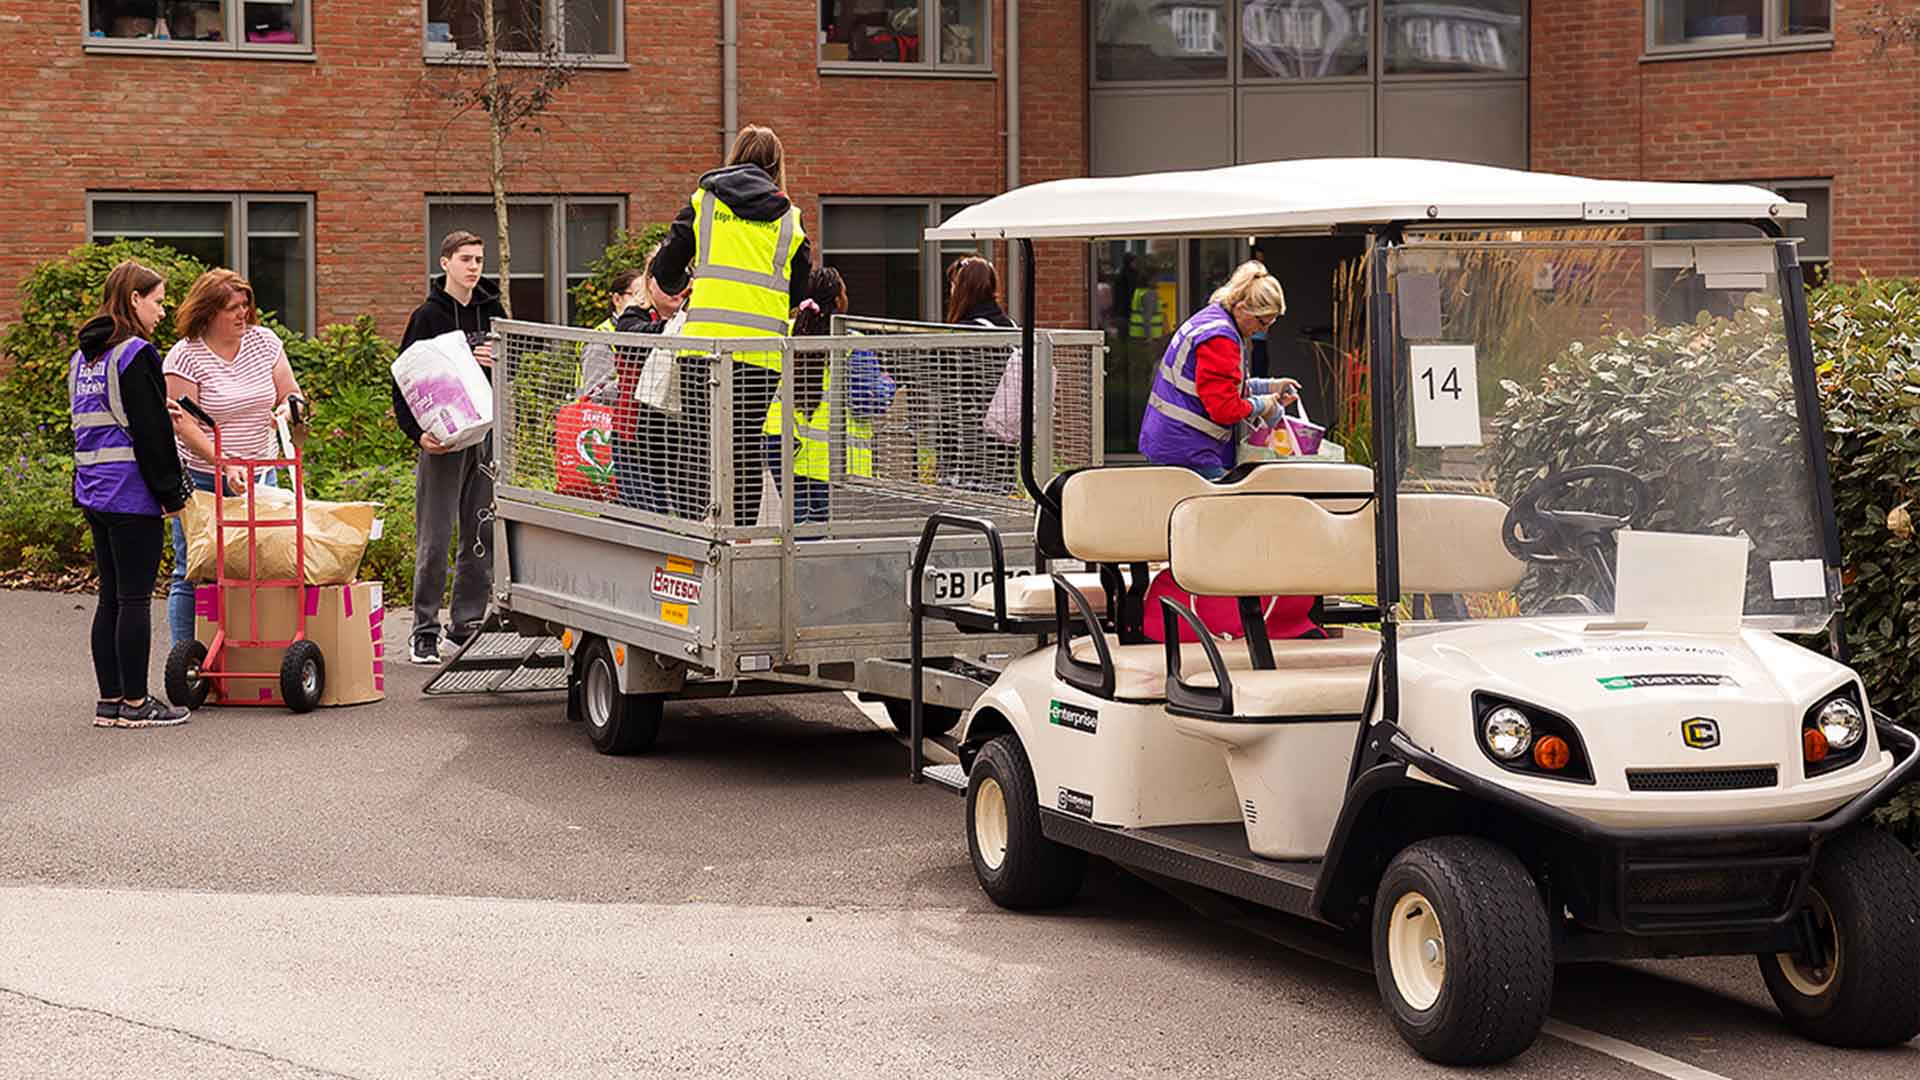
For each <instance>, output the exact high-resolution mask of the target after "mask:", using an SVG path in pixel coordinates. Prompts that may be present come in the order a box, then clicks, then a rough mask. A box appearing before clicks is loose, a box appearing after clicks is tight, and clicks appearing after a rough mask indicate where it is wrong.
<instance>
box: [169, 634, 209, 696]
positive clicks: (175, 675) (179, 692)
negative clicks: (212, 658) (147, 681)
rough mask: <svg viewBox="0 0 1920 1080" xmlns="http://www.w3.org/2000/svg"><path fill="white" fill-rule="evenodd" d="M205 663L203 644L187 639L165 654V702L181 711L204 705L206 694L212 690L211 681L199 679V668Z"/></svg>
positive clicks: (205, 652) (205, 656)
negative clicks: (170, 703) (179, 708)
mask: <svg viewBox="0 0 1920 1080" xmlns="http://www.w3.org/2000/svg"><path fill="white" fill-rule="evenodd" d="M206 662H207V646H206V644H205V643H203V642H199V641H194V640H191V639H189V640H186V641H183V642H181V643H180V644H178V645H175V646H174V647H173V651H172V652H169V653H168V654H167V677H166V682H167V700H168V701H170V702H172V703H174V704H175V705H178V706H180V707H181V708H183V709H197V708H199V707H200V706H202V705H205V704H206V703H207V693H208V691H210V690H212V689H213V680H212V679H204V678H201V677H200V668H201V666H202V665H204V664H205V663H206Z"/></svg>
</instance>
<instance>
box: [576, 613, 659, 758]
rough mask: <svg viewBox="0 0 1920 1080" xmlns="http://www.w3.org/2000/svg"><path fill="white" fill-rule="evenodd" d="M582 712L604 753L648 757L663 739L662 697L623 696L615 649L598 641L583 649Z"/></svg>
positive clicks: (598, 746) (645, 695) (589, 732)
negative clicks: (661, 733)
mask: <svg viewBox="0 0 1920 1080" xmlns="http://www.w3.org/2000/svg"><path fill="white" fill-rule="evenodd" d="M580 667H581V672H580V712H581V714H582V715H583V716H585V717H586V721H587V737H588V738H590V739H592V740H593V748H594V749H595V750H598V751H600V752H601V753H603V754H644V753H646V752H647V751H649V750H651V749H653V744H654V741H655V740H656V739H658V738H659V737H660V714H661V713H662V712H663V711H665V707H666V700H667V699H666V697H665V695H662V694H623V693H621V692H620V672H619V669H618V668H616V667H614V664H613V650H612V649H611V648H609V647H608V645H607V643H606V640H605V639H603V638H595V639H593V640H592V641H590V642H588V643H587V646H586V647H585V648H583V649H581V650H580Z"/></svg>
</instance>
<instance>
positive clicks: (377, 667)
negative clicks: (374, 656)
mask: <svg viewBox="0 0 1920 1080" xmlns="http://www.w3.org/2000/svg"><path fill="white" fill-rule="evenodd" d="M373 673H374V674H375V675H385V674H386V673H387V664H386V661H384V660H375V661H374V662H373Z"/></svg>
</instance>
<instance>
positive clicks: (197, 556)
mask: <svg viewBox="0 0 1920 1080" xmlns="http://www.w3.org/2000/svg"><path fill="white" fill-rule="evenodd" d="M277 436H278V438H280V439H281V440H284V443H283V446H284V447H287V448H289V449H286V450H285V453H286V454H287V456H289V457H291V456H293V454H292V450H291V449H290V447H291V446H292V440H291V436H290V435H289V434H288V432H287V430H286V426H285V424H284V423H282V424H281V426H280V431H279V432H278V433H277ZM214 498H215V496H214V494H213V492H211V491H195V492H194V493H193V499H192V500H191V501H189V502H188V503H187V505H186V508H185V509H183V510H182V511H181V513H180V525H181V528H182V529H183V530H184V531H185V532H186V534H187V580H188V581H191V582H194V583H196V584H203V583H206V582H210V581H213V580H214V578H215V576H216V575H215V573H214V565H213V547H214V536H213V534H214V522H213V507H214ZM304 508H305V511H306V513H305V514H304V520H305V521H306V525H307V528H306V534H307V535H306V551H305V556H306V558H305V559H304V560H303V561H304V562H305V564H306V565H305V566H304V567H303V568H302V570H303V572H302V573H301V574H300V575H299V576H300V577H301V578H302V580H304V581H305V582H306V583H307V584H309V585H349V584H352V582H353V580H354V576H355V575H356V574H358V573H359V572H360V561H361V560H362V559H363V558H365V557H366V554H367V544H368V542H369V541H370V540H371V538H372V536H373V524H374V519H375V517H377V516H378V515H379V513H380V507H379V504H377V503H370V502H328V501H326V500H324V499H308V500H306V502H305V506H304ZM221 513H222V514H223V515H224V516H225V518H226V521H227V528H226V530H225V532H226V552H225V557H226V570H227V577H228V579H229V580H232V579H239V580H246V579H247V578H248V577H249V573H248V568H247V529H246V527H245V525H244V522H245V521H246V518H247V497H246V495H245V494H240V495H229V496H227V497H226V499H225V500H224V505H223V506H222V507H221ZM253 516H254V517H255V518H259V519H264V520H275V521H287V520H289V519H291V518H292V517H293V492H292V491H289V490H287V489H286V488H276V487H263V486H261V485H259V484H257V483H256V484H255V485H254V489H253ZM236 523H241V524H240V527H238V528H235V527H234V526H235V524H236ZM255 533H256V536H257V541H256V549H255V553H254V563H255V565H254V567H253V569H252V573H251V576H252V577H254V578H259V579H276V580H281V581H286V580H291V579H292V578H293V577H294V576H295V575H294V572H293V559H294V537H293V527H292V526H290V525H278V526H270V527H267V528H262V529H257V530H255Z"/></svg>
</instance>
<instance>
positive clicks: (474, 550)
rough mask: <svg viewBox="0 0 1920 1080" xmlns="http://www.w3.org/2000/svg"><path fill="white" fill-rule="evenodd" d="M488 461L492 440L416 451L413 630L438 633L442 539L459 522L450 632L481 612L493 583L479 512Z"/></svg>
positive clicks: (486, 489) (489, 546)
mask: <svg viewBox="0 0 1920 1080" xmlns="http://www.w3.org/2000/svg"><path fill="white" fill-rule="evenodd" d="M492 462H493V440H492V439H491V438H489V439H487V440H486V441H485V442H483V443H481V444H480V445H478V446H469V447H467V448H466V449H464V450H455V451H453V452H452V453H447V454H429V453H427V452H426V451H424V450H423V451H421V452H420V460H419V461H418V462H416V463H415V464H414V468H413V498H414V531H415V540H414V551H413V633H414V636H415V637H422V636H425V635H427V634H432V635H434V636H435V637H438V636H439V634H440V601H441V599H442V598H443V597H444V596H446V592H447V545H448V544H450V543H452V542H453V539H454V526H455V522H456V521H457V522H458V524H459V539H460V546H459V548H458V549H457V551H456V554H455V557H454V569H453V606H452V608H451V610H450V611H449V613H448V615H449V621H450V622H451V623H452V629H453V633H454V636H456V637H463V638H464V637H466V636H467V635H468V634H470V633H472V632H473V631H475V630H477V629H479V627H480V623H481V622H482V621H483V620H484V619H485V618H486V617H487V596H488V594H489V593H490V592H491V591H492V589H493V529H492V527H491V526H490V525H484V526H483V525H482V524H481V523H480V513H481V511H482V510H485V509H487V508H488V507H490V506H492V505H493V480H492V478H491V477H489V476H488V475H487V474H486V473H484V472H482V471H481V469H480V467H481V465H482V464H488V465H491V464H492Z"/></svg>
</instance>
